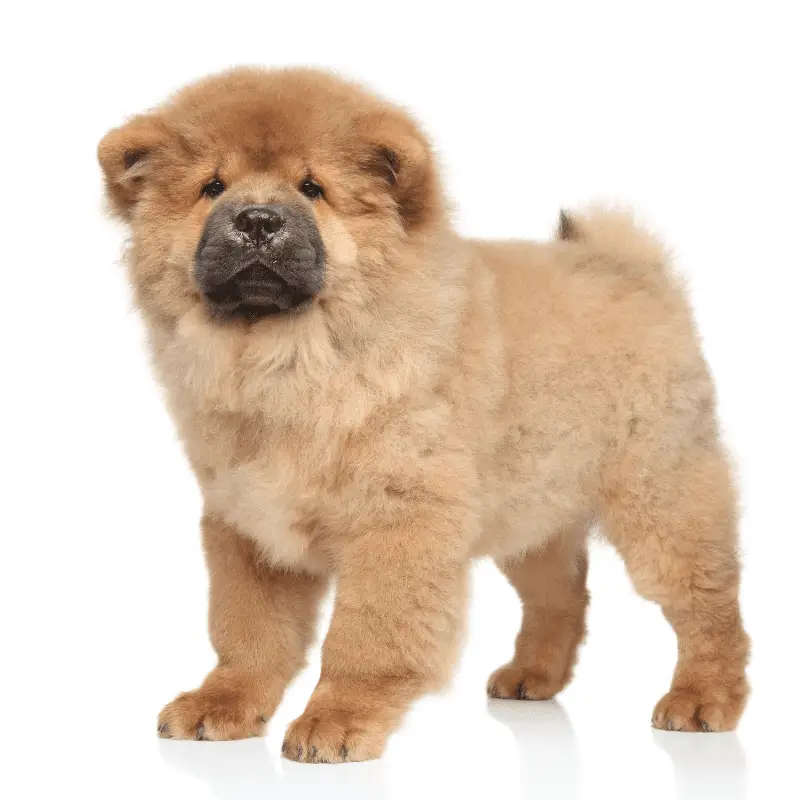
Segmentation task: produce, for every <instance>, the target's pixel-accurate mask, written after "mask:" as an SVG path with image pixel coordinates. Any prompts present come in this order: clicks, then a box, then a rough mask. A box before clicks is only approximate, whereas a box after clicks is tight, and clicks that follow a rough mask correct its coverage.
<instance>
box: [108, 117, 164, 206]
mask: <svg viewBox="0 0 800 800" xmlns="http://www.w3.org/2000/svg"><path fill="white" fill-rule="evenodd" d="M166 139H167V134H166V131H165V130H164V128H163V126H162V125H161V123H160V120H159V118H158V117H157V116H156V115H154V114H143V115H140V116H138V117H134V118H133V119H131V120H130V121H129V122H128V123H126V124H125V125H123V126H121V127H119V128H114V129H113V130H111V131H109V132H108V133H107V134H106V135H105V136H104V137H103V138H102V139H101V141H100V144H99V145H98V147H97V158H98V161H99V162H100V166H101V167H102V168H103V174H104V176H105V180H106V195H107V197H108V201H109V204H110V205H111V208H112V210H113V211H114V213H115V214H117V215H118V216H120V217H122V218H123V219H130V215H131V210H132V208H133V207H134V205H135V204H136V201H137V200H138V199H139V195H140V193H141V190H142V186H143V185H144V181H145V178H146V176H147V174H148V172H149V168H150V166H151V159H152V156H153V153H154V152H155V151H156V150H157V149H158V148H159V147H161V146H162V145H163V144H164V143H165V141H166Z"/></svg>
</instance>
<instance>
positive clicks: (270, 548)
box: [201, 458, 324, 571]
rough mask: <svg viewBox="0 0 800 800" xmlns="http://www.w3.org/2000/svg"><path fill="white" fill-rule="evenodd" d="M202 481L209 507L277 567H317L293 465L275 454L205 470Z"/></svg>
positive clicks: (309, 517)
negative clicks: (269, 456)
mask: <svg viewBox="0 0 800 800" xmlns="http://www.w3.org/2000/svg"><path fill="white" fill-rule="evenodd" d="M205 472H206V475H205V477H204V478H203V479H202V480H201V483H202V486H203V494H204V496H205V502H206V507H207V509H208V511H210V512H212V513H214V514H216V515H217V516H219V517H221V518H222V519H223V520H224V521H225V522H227V523H228V524H229V525H232V526H233V527H235V528H236V529H237V530H238V531H239V532H240V533H242V534H244V535H246V536H248V537H250V538H251V539H253V541H255V542H256V544H257V545H258V546H259V548H260V549H261V550H262V552H263V554H264V556H265V557H266V558H268V559H269V560H270V561H272V562H273V563H274V564H276V565H283V566H287V567H295V568H303V569H306V570H310V571H321V570H322V569H323V567H324V559H323V554H322V553H321V552H319V551H318V549H317V548H316V547H315V546H314V523H313V517H312V514H311V513H309V503H308V502H304V498H305V497H307V495H308V492H307V491H306V490H304V488H303V487H302V485H300V484H299V482H298V480H297V478H296V476H295V475H294V474H293V472H294V471H293V469H292V465H291V464H290V463H288V462H287V461H285V460H283V459H280V458H276V459H274V460H272V461H270V462H267V461H262V460H257V461H250V462H244V463H239V464H231V465H230V466H223V467H216V468H212V469H210V470H206V471H205Z"/></svg>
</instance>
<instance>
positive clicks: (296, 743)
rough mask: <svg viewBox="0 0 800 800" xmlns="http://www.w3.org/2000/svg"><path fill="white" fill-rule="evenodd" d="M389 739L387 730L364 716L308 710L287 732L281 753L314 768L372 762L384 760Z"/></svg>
mask: <svg viewBox="0 0 800 800" xmlns="http://www.w3.org/2000/svg"><path fill="white" fill-rule="evenodd" d="M387 736H388V731H387V730H386V728H385V726H383V725H381V724H379V723H378V722H377V721H376V720H374V719H370V717H369V716H368V715H365V714H363V712H362V713H361V714H359V713H356V712H353V711H344V710H337V709H328V710H324V711H319V712H313V711H308V710H306V712H305V713H304V714H303V715H302V716H300V717H298V718H297V719H296V720H295V721H294V722H293V723H292V724H291V725H289V727H288V728H287V730H286V736H285V738H284V740H283V747H282V748H281V751H282V753H283V755H284V756H285V757H286V758H288V759H291V760H292V761H303V762H306V763H310V764H341V763H343V762H345V761H369V760H370V759H373V758H380V756H381V754H382V753H383V749H384V747H385V745H386V738H387Z"/></svg>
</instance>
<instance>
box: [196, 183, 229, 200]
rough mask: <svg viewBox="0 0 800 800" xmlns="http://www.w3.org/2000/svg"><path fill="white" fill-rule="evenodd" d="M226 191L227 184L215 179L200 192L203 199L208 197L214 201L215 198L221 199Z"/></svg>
mask: <svg viewBox="0 0 800 800" xmlns="http://www.w3.org/2000/svg"><path fill="white" fill-rule="evenodd" d="M224 191H225V184H224V183H223V182H222V181H221V180H220V179H219V178H214V180H213V181H211V183H207V184H206V185H205V186H204V187H203V188H202V189H201V191H200V194H201V195H203V197H208V198H209V199H210V200H213V199H214V198H215V197H219V196H220V195H221V194H222V193H223V192H224Z"/></svg>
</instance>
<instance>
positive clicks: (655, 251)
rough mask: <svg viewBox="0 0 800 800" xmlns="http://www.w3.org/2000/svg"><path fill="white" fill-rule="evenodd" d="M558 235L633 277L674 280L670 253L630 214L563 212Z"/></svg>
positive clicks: (589, 211)
mask: <svg viewBox="0 0 800 800" xmlns="http://www.w3.org/2000/svg"><path fill="white" fill-rule="evenodd" d="M556 236H557V238H558V239H559V240H561V241H564V242H574V243H576V244H580V245H583V246H584V248H585V249H586V250H588V251H589V252H590V253H592V254H596V255H600V256H604V257H605V259H607V260H608V261H610V262H613V264H614V265H615V266H616V268H617V269H618V270H619V269H621V270H624V271H625V272H627V273H628V274H629V275H630V276H631V277H636V278H640V279H642V280H647V279H650V280H651V281H652V280H655V281H656V282H658V283H662V282H668V283H672V282H673V281H674V276H673V274H672V269H671V266H670V255H669V252H668V251H667V249H666V248H665V247H664V245H663V244H662V242H661V241H660V240H659V239H658V238H657V237H656V236H655V235H653V234H652V233H650V232H649V231H648V230H646V229H645V228H643V227H642V226H640V225H639V224H637V222H636V220H635V219H634V218H633V216H632V215H631V214H630V213H628V212H625V211H617V210H610V209H604V208H595V209H590V210H588V211H585V212H581V213H576V212H573V211H564V210H562V211H561V213H560V215H559V221H558V231H557V234H556Z"/></svg>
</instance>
